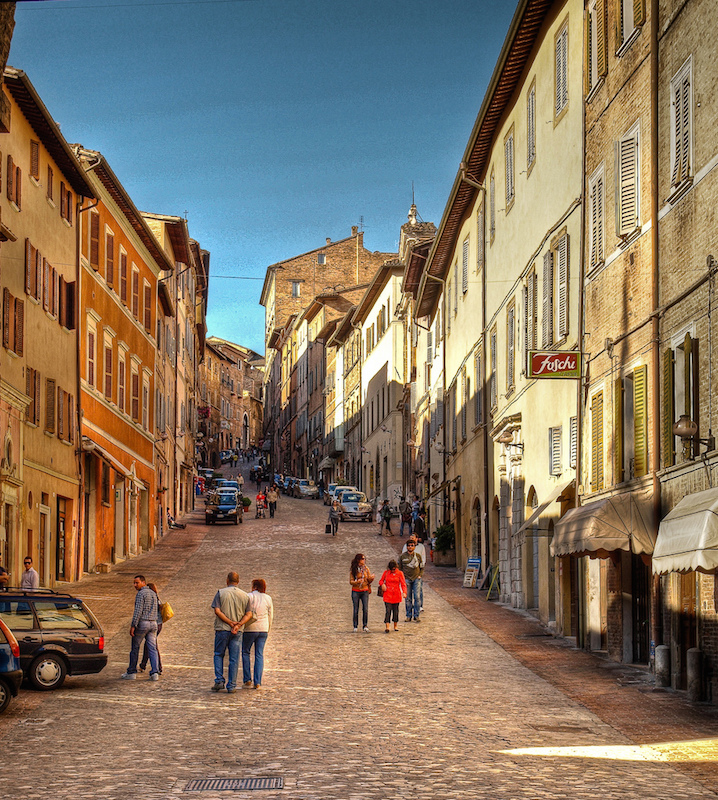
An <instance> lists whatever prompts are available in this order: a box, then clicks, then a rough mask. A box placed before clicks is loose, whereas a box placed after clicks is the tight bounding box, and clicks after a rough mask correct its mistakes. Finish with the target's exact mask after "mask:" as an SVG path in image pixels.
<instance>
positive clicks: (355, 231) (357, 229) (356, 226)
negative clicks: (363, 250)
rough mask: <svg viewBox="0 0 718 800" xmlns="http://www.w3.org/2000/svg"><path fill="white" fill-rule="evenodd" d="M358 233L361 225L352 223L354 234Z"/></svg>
mask: <svg viewBox="0 0 718 800" xmlns="http://www.w3.org/2000/svg"><path fill="white" fill-rule="evenodd" d="M357 233H359V226H358V225H352V236H356V235H357Z"/></svg>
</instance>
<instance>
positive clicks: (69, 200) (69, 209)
mask: <svg viewBox="0 0 718 800" xmlns="http://www.w3.org/2000/svg"><path fill="white" fill-rule="evenodd" d="M65 206H66V211H67V215H66V217H65V219H66V220H67V221H68V222H69V223H70V225H72V206H73V199H72V192H71V191H70V190H69V189H68V190H67V200H66V202H65Z"/></svg>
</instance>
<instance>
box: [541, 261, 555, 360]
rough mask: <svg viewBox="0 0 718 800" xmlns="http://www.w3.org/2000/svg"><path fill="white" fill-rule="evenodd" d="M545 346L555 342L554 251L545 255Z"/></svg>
mask: <svg viewBox="0 0 718 800" xmlns="http://www.w3.org/2000/svg"><path fill="white" fill-rule="evenodd" d="M542 338H543V347H550V346H551V345H552V344H553V252H552V251H551V250H549V251H548V252H547V253H546V254H545V255H544V257H543V337H542Z"/></svg>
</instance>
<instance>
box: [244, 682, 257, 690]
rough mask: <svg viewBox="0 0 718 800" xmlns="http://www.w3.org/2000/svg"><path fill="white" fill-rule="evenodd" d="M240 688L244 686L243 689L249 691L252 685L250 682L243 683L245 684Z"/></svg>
mask: <svg viewBox="0 0 718 800" xmlns="http://www.w3.org/2000/svg"><path fill="white" fill-rule="evenodd" d="M242 686H244V688H245V689H251V688H252V686H254V684H253V683H252V681H245V682H244V683H243V684H242Z"/></svg>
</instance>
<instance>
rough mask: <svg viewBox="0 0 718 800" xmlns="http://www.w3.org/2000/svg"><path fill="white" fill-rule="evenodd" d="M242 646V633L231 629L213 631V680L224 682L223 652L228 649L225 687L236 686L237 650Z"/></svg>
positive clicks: (237, 669)
mask: <svg viewBox="0 0 718 800" xmlns="http://www.w3.org/2000/svg"><path fill="white" fill-rule="evenodd" d="M241 646H242V633H241V631H240V632H239V633H232V631H215V632H214V682H215V683H222V684H223V683H224V653H225V650H227V649H229V669H228V671H227V688H228V689H235V688H236V686H237V672H238V671H239V652H240V647H241Z"/></svg>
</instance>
